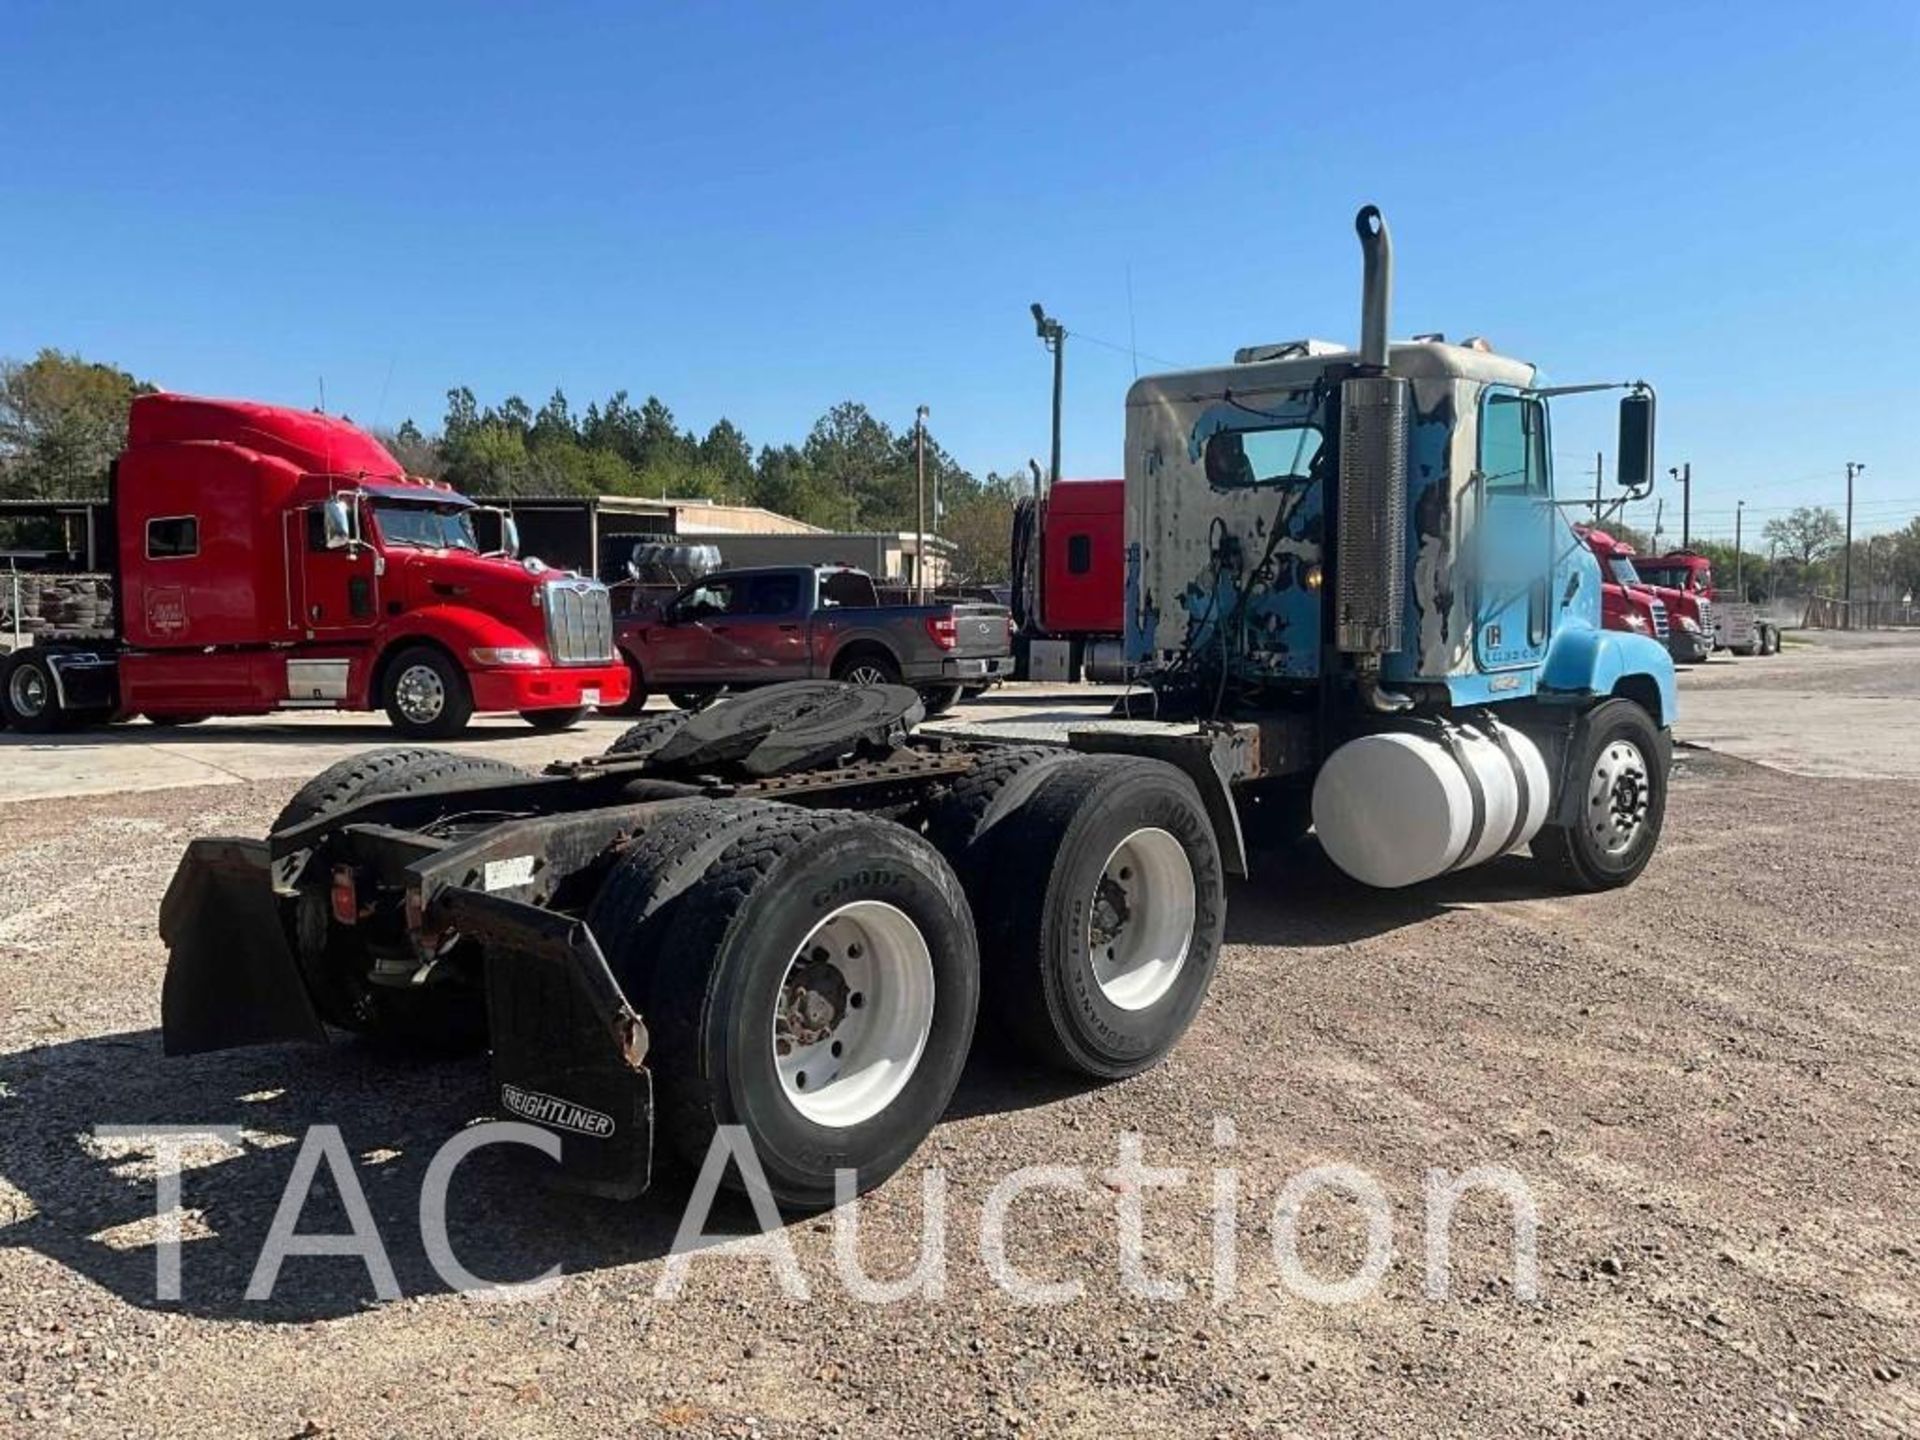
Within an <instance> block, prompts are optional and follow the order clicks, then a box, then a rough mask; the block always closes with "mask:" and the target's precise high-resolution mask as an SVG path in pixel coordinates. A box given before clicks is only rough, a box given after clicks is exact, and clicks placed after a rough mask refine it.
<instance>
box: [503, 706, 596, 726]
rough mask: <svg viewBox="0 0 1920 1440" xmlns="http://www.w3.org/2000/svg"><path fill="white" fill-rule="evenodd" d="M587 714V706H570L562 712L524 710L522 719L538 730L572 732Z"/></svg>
mask: <svg viewBox="0 0 1920 1440" xmlns="http://www.w3.org/2000/svg"><path fill="white" fill-rule="evenodd" d="M586 713H587V707H586V706H584V705H570V706H567V707H566V708H565V709H561V710H522V711H521V712H520V718H521V719H522V720H524V721H526V722H527V724H529V725H531V726H532V727H533V728H534V729H536V730H546V731H553V730H571V729H572V728H573V727H574V726H576V725H578V724H579V723H580V721H581V718H582V717H583V716H585V715H586Z"/></svg>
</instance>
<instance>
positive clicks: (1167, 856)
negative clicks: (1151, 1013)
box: [1087, 827, 1200, 1010]
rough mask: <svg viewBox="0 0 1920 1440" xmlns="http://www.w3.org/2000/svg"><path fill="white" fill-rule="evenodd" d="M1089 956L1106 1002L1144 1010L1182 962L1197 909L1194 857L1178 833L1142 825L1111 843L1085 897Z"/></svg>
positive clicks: (1154, 1001) (1163, 991)
mask: <svg viewBox="0 0 1920 1440" xmlns="http://www.w3.org/2000/svg"><path fill="white" fill-rule="evenodd" d="M1088 905H1089V909H1090V912H1091V913H1090V917H1089V921H1088V926H1087V950H1088V958H1089V959H1090V960H1091V961H1092V964H1093V978H1094V981H1095V982H1096V983H1097V984H1098V985H1099V986H1100V993H1101V994H1102V995H1104V996H1105V997H1106V998H1107V1002H1108V1003H1109V1004H1111V1005H1114V1006H1116V1007H1118V1008H1119V1009H1121V1010H1145V1009H1146V1008H1147V1007H1148V1006H1150V1005H1154V1004H1157V1003H1158V1002H1159V1001H1160V1000H1162V999H1164V998H1165V997H1166V994H1167V992H1168V991H1169V990H1171V989H1172V988H1173V985H1174V982H1175V981H1176V980H1178V979H1179V978H1180V972H1181V971H1182V970H1183V969H1185V968H1186V964H1187V955H1188V953H1189V952H1190V951H1191V950H1192V949H1193V928H1194V921H1195V919H1196V917H1197V916H1198V914H1199V909H1200V904H1199V887H1198V886H1196V885H1195V883H1194V879H1193V863H1192V862H1191V861H1190V860H1188V859H1187V850H1186V847H1185V846H1184V845H1182V844H1181V843H1180V841H1179V839H1178V838H1176V837H1175V836H1174V835H1172V834H1171V833H1169V832H1168V831H1165V830H1161V829H1158V828H1157V827H1149V828H1146V829H1142V830H1136V831H1134V832H1133V833H1132V834H1131V835H1129V836H1127V838H1126V839H1124V840H1122V841H1121V842H1120V843H1119V844H1118V845H1116V846H1114V847H1113V853H1112V854H1111V855H1109V856H1108V857H1107V863H1106V864H1105V865H1104V866H1103V867H1102V868H1101V871H1100V879H1099V880H1098V881H1097V882H1096V883H1095V885H1094V893H1093V898H1092V899H1091V900H1090V901H1089V902H1088Z"/></svg>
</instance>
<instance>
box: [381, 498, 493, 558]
mask: <svg viewBox="0 0 1920 1440" xmlns="http://www.w3.org/2000/svg"><path fill="white" fill-rule="evenodd" d="M373 513H374V517H375V518H376V519H377V520H378V521H379V523H380V538H381V539H382V540H384V541H386V542H387V544H389V545H417V546H419V547H421V548H422V549H426V550H472V551H474V552H475V553H478V552H479V549H480V542H479V540H478V539H476V538H475V536H474V533H473V517H472V516H470V515H468V514H467V512H466V511H465V510H448V509H442V508H437V507H435V506H432V505H408V504H404V503H400V502H395V501H391V500H381V501H376V502H375V504H374V507H373Z"/></svg>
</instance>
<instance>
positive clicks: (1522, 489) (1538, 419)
mask: <svg viewBox="0 0 1920 1440" xmlns="http://www.w3.org/2000/svg"><path fill="white" fill-rule="evenodd" d="M1480 474H1481V476H1482V477H1483V478H1484V480H1485V482H1486V487H1487V489H1488V490H1489V491H1490V492H1494V493H1498V494H1510V495H1525V494H1533V495H1544V494H1546V493H1547V408H1546V406H1545V405H1544V404H1542V403H1541V402H1540V401H1539V400H1537V399H1534V398H1532V397H1530V396H1526V395H1516V394H1514V393H1513V392H1512V391H1510V390H1489V391H1488V392H1487V393H1486V397H1485V398H1484V399H1483V400H1482V401H1481V402H1480Z"/></svg>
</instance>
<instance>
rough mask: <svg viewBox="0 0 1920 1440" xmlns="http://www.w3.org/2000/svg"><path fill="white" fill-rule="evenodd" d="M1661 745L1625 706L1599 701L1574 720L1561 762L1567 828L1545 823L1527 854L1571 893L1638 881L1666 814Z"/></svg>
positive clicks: (1654, 731) (1646, 718)
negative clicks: (1569, 807) (1568, 798)
mask: <svg viewBox="0 0 1920 1440" xmlns="http://www.w3.org/2000/svg"><path fill="white" fill-rule="evenodd" d="M1667 753H1668V749H1667V744H1666V742H1665V740H1664V739H1663V737H1662V736H1661V734H1660V731H1659V729H1658V727H1656V726H1655V725H1654V723H1653V717H1652V716H1650V715H1649V714H1647V712H1646V711H1645V710H1643V709H1642V708H1641V707H1640V706H1638V705H1636V704H1635V703H1634V702H1633V701H1631V700H1604V701H1602V702H1601V703H1600V704H1598V705H1596V706H1594V708H1593V709H1591V710H1589V711H1588V712H1587V713H1586V714H1585V715H1583V716H1582V717H1581V718H1580V721H1579V724H1578V725H1577V726H1576V727H1575V729H1574V734H1573V741H1572V745H1571V747H1570V753H1569V757H1568V762H1567V771H1566V774H1567V783H1568V784H1570V785H1573V786H1576V787H1578V788H1577V791H1576V794H1575V795H1574V796H1573V797H1572V798H1573V804H1574V808H1575V810H1576V817H1575V819H1574V822H1573V823H1572V824H1571V825H1547V826H1544V827H1542V828H1541V830H1540V833H1539V834H1538V835H1536V836H1535V837H1534V839H1533V845H1532V850H1533V856H1534V858H1535V859H1536V860H1538V861H1539V862H1540V863H1541V864H1542V865H1543V866H1544V867H1545V868H1546V870H1547V871H1548V873H1550V874H1551V875H1552V876H1553V877H1554V879H1555V880H1556V881H1557V882H1558V883H1560V884H1562V885H1564V886H1566V887H1567V888H1569V889H1573V890H1586V891H1592V890H1615V889H1618V888H1619V887H1621V886H1623V885H1630V884H1632V883H1633V882H1634V881H1635V880H1636V879H1638V878H1639V875H1640V872H1641V871H1642V870H1644V869H1646V868H1647V862H1648V861H1650V860H1651V859H1652V858H1653V852H1654V849H1655V847H1656V846H1657V845H1658V844H1659V843H1660V827H1661V825H1662V823H1663V822H1664V820H1665V818H1666V811H1667V765H1666V756H1667Z"/></svg>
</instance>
